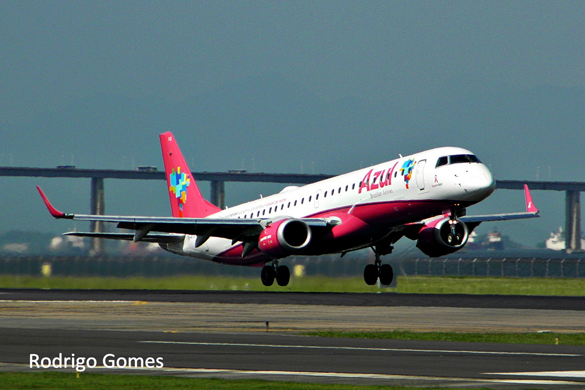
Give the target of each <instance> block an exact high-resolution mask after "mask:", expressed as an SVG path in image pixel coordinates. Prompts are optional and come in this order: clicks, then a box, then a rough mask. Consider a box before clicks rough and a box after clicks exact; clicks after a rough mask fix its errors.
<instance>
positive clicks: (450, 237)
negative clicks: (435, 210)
mask: <svg viewBox="0 0 585 390" xmlns="http://www.w3.org/2000/svg"><path fill="white" fill-rule="evenodd" d="M468 238H469V229H468V227H467V225H465V223H463V222H461V221H458V220H454V219H450V218H442V219H438V220H436V221H433V222H431V223H430V224H428V225H425V226H424V227H423V228H422V229H420V231H419V232H418V242H417V244H416V246H417V247H418V249H420V250H421V251H422V252H423V253H424V254H425V255H427V256H429V257H439V256H444V255H448V254H450V253H453V252H457V251H458V250H459V249H461V248H463V247H464V246H465V244H467V239H468Z"/></svg>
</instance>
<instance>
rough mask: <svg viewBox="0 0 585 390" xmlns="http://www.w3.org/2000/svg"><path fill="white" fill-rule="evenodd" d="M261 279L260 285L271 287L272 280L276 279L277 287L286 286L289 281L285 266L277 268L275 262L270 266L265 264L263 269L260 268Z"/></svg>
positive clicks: (288, 273) (288, 272) (287, 270)
mask: <svg viewBox="0 0 585 390" xmlns="http://www.w3.org/2000/svg"><path fill="white" fill-rule="evenodd" d="M260 277H261V278H262V284H263V285H265V286H272V285H273V284H274V279H276V283H278V285H279V286H283V287H284V286H286V285H288V282H289V280H290V271H289V269H288V267H287V266H286V265H281V266H279V265H278V263H277V262H276V261H275V262H273V263H272V264H266V265H265V266H264V268H262V273H261V274H260Z"/></svg>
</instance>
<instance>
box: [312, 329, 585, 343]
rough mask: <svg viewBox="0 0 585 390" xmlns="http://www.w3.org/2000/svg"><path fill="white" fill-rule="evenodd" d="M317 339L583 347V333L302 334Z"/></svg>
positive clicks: (323, 332) (319, 332) (330, 332)
mask: <svg viewBox="0 0 585 390" xmlns="http://www.w3.org/2000/svg"><path fill="white" fill-rule="evenodd" d="M303 334H304V335H308V336H317V337H344V338H354V339H394V340H426V341H450V342H466V343H505V344H558V345H585V333H576V334H565V333H563V334H555V333H447V332H400V331H395V332H334V331H315V332H304V333H303Z"/></svg>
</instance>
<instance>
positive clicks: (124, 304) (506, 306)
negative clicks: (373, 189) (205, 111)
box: [0, 290, 585, 389]
mask: <svg viewBox="0 0 585 390" xmlns="http://www.w3.org/2000/svg"><path fill="white" fill-rule="evenodd" d="M440 304H442V305H443V306H440ZM474 306H477V308H476V307H474ZM316 329H341V330H397V329H398V330H420V331H429V330H445V331H482V332H485V331H505V332H509V331H511V332H514V331H522V332H525V331H530V332H532V331H534V332H536V331H553V332H559V333H566V332H583V331H585V300H584V299H583V298H562V297H560V298H543V297H532V298H531V297H507V296H499V297H481V296H477V297H472V296H439V295H416V294H415V295H406V296H402V295H398V294H291V293H236V292H228V293H226V292H172V291H159V292H142V291H121V290H120V291H85V290H79V291H53V290H0V345H1V346H2V348H0V362H1V363H0V370H27V371H30V370H32V371H38V370H41V368H32V369H31V368H30V367H29V366H30V355H31V354H36V355H38V356H39V357H40V358H42V357H47V358H55V357H56V356H59V354H62V356H71V355H72V354H75V356H78V357H80V356H83V357H94V358H95V360H96V363H97V364H96V368H88V370H89V371H91V372H103V371H108V372H118V373H119V372H131V373H138V374H149V375H153V374H157V375H180V376H190V377H221V378H262V379H270V380H287V381H290V380H293V381H307V382H323V383H351V384H381V385H414V386H419V385H420V386H443V387H446V388H449V387H467V388H494V389H500V388H502V389H503V388H510V389H521V388H547V389H552V388H554V389H558V388H585V346H562V345H504V344H477V343H448V342H429V341H399V340H367V339H329V338H318V337H308V336H303V335H302V334H301V332H302V331H306V330H316ZM561 337H562V335H561ZM108 354H113V355H114V356H116V357H124V358H129V357H143V358H147V357H152V358H162V360H163V361H164V367H160V368H156V367H154V368H152V369H146V368H143V369H133V370H121V369H116V368H107V367H105V368H104V367H102V366H107V364H104V362H103V358H104V356H106V355H108ZM69 370H71V369H70V368H69Z"/></svg>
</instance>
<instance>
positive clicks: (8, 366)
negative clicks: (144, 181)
mask: <svg viewBox="0 0 585 390" xmlns="http://www.w3.org/2000/svg"><path fill="white" fill-rule="evenodd" d="M14 368H20V369H24V370H25V371H27V372H37V371H39V369H31V368H30V366H29V365H28V364H22V363H4V362H0V371H13V370H14ZM93 370H98V371H101V370H103V371H106V372H116V371H117V372H123V373H125V374H132V373H135V372H137V371H149V372H153V373H170V374H177V375H182V376H184V375H195V376H198V375H201V376H207V377H225V376H232V377H233V376H235V377H242V376H250V377H252V378H254V377H259V376H260V377H261V376H265V377H267V378H266V379H267V380H270V377H275V376H281V377H295V376H297V377H298V376H305V377H321V378H339V379H373V380H384V381H396V380H406V381H408V380H412V381H430V382H433V381H435V382H436V381H439V382H459V383H464V384H465V383H496V384H521V385H551V386H558V385H576V386H583V382H571V381H562V380H538V379H477V378H456V377H452V378H449V377H434V376H415V375H392V374H359V373H345V372H318V371H267V370H234V369H225V368H175V367H163V368H132V369H130V368H108V367H104V366H97V367H95V368H94V369H88V370H87V371H85V372H91V371H93ZM42 371H43V372H45V371H53V372H57V371H63V372H75V370H74V369H43V370H42Z"/></svg>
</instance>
